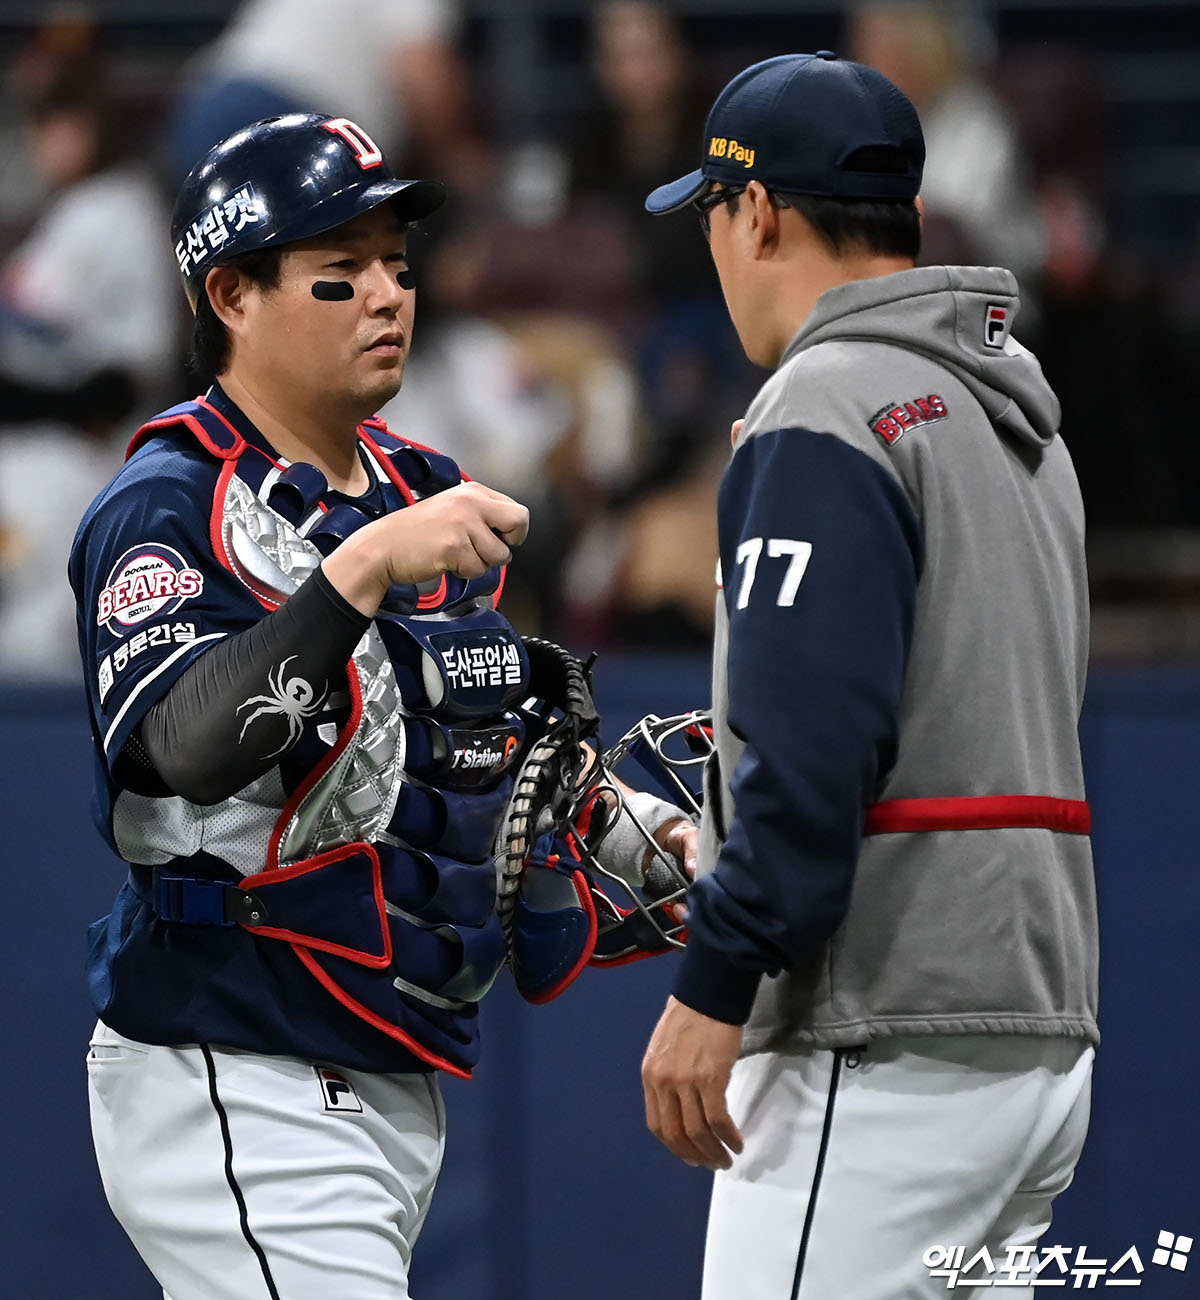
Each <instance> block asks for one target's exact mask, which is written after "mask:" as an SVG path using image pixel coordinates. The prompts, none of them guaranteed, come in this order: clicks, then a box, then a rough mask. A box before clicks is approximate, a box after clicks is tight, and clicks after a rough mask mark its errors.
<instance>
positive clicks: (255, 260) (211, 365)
mask: <svg viewBox="0 0 1200 1300" xmlns="http://www.w3.org/2000/svg"><path fill="white" fill-rule="evenodd" d="M282 262H283V249H282V248H256V249H253V250H252V251H251V252H249V253H239V254H238V255H237V256H236V257H231V258H229V260H228V261H227V262H224V263H222V265H224V266H232V267H235V268H236V269H237V270H238V271H240V272H241V273H242V274H243V275H244V276H245V277H246V278H247V279H248V280H249V281H250V283H251V284H253V285H256V286H257V287H258V288H260V289H274V288H276V287H277V286H278V284H279V272H280V267H281V265H282ZM229 354H230V340H229V331H228V330H227V329H226V328H225V326H224V325H223V324H222V322H221V318H220V317H219V316H218V315H217V313H216V312H215V311H213V305H212V303H211V302H209V300H208V293H207V291H206V290H205V288H204V286H203V285H201V287H200V297H199V299H198V300H197V302H196V320H195V323H194V324H193V326H192V351H191V354H190V355H189V356H188V368H189V369H190V370H191V371H192V373H193V374H194V375H195V376H196V378H197V379H199V380H200V381H201V382H202V383H211V382H212V381H213V380H214V379H216V377H217V376H218V375H219V374H220V373H221V372H222V371H223V370H225V369H226V367H227V366H228V365H229Z"/></svg>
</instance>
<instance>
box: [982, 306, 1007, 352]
mask: <svg viewBox="0 0 1200 1300" xmlns="http://www.w3.org/2000/svg"><path fill="white" fill-rule="evenodd" d="M1008 324H1009V322H1008V308H1007V307H1004V306H1001V304H1000V303H998V302H989V303H988V305H987V310H986V311H985V313H984V317H983V346H984V347H985V348H995V349H996V351H997V352H999V351H1001V350H1002V349H1003V347H1004V345H1005V344H1006V343H1007V342H1008Z"/></svg>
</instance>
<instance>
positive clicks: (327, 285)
mask: <svg viewBox="0 0 1200 1300" xmlns="http://www.w3.org/2000/svg"><path fill="white" fill-rule="evenodd" d="M312 296H313V297H314V298H319V299H320V300H321V301H322V302H348V301H349V300H350V299H351V298H353V297H354V286H353V285H352V284H351V283H350V282H349V280H318V281H317V282H316V283H315V284H314V285H313V287H312Z"/></svg>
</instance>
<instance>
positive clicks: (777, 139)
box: [646, 50, 925, 215]
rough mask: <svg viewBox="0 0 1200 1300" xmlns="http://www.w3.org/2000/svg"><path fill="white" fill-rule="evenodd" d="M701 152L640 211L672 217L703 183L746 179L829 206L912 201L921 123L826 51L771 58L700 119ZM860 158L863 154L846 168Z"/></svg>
mask: <svg viewBox="0 0 1200 1300" xmlns="http://www.w3.org/2000/svg"><path fill="white" fill-rule="evenodd" d="M702 148H703V151H704V163H703V165H702V166H701V167H700V169H699V170H698V171H694V172H689V173H688V175H686V176H681V177H680V178H679V180H677V181H672V182H671V183H670V184H669V185H660V186H659V187H658V189H656V190H655V191H654V193H653V194H651V195H650V197H649V198H647V200H646V211H647V212H653V213H654V214H655V215H660V214H662V213H665V212H674V211H675V210H676V209H677V208H682V207H684V206H685V205H686V204H688V203H691V202H692V200H693V199H695V198H698V197H699V196H700V193H701V191H702V190H703V189H704V187H705V186H706V185H707V184H708V182H709V181H720V182H721V183H722V184H724V185H744V184H745V183H746V182H747V181H750V180H756V181H761V182H762V184H763V185H765V186H766V187H767V189H769V190H781V191H782V192H783V193H785V194H816V195H824V196H827V197H829V198H838V199H913V198H916V196H917V193H918V191H919V190H920V188H921V172H922V169H923V168H924V165H925V138H924V136H923V135H922V133H921V122H920V119H919V118H918V117H917V110H916V109H915V108H913V106H912V104H911V103H910V102H909V100H908V99H907V97H906V96H905V95H904V94H903V93H902V92H901V91H900V90H898V89H897V88H896V87H895V86H894V85H892V83H891V82H890V81H889V80H888V79H887V78H886V77H885V76H884V75H883V74H882V73H881V72H876V71H875V69H874V68H868V67H867V66H866V65H865V64H862V63H851V62H850V61H849V60H848V59H839V58H838V56H837V55H836V54H834V53H833V52H832V51H830V50H820V51H818V52H817V53H816V54H780V55H778V56H777V57H776V58H773V59H765V60H764V61H763V62H762V63H755V64H753V65H752V66H751V67H749V68H747V69H746V70H745V71H744V72H739V73H738V75H737V76H736V77H734V79H733V80H732V81H731V82H730V83H729V84H728V85H727V86H726V87H725V89H724V90H722V91H721V93H720V94H719V95H718V96H717V99H716V103H714V104H713V106H712V108H711V109H710V110H709V114H708V120H707V122H705V124H704V140H703V143H702ZM863 149H870V150H872V154H868V155H865V156H863V158H862V159H856V158H855V156H854V155H856V154H858V153H859V151H860V150H863ZM878 149H883V150H886V151H887V152H886V153H884V154H883V155H882V156H881V155H878V154H875V152H874V151H875V150H878ZM881 158H882V160H883V163H884V164H886V166H885V165H882V164H881ZM863 162H865V163H866V166H865V168H864V166H863ZM893 166H894V168H895V170H892V169H891V168H892V167H893Z"/></svg>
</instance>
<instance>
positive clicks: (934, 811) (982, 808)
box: [863, 794, 1092, 835]
mask: <svg viewBox="0 0 1200 1300" xmlns="http://www.w3.org/2000/svg"><path fill="white" fill-rule="evenodd" d="M1021 827H1024V828H1029V829H1033V830H1047V831H1062V832H1064V833H1065V834H1068V835H1087V834H1088V833H1089V832H1090V831H1091V829H1092V813H1091V809H1090V808H1089V807H1088V806H1087V804H1086V803H1085V802H1084V801H1083V800H1082V799H1055V798H1052V797H1051V796H1049V795H1039V794H991V795H973V796H965V797H961V798H946V799H886V800H884V801H883V803H877V804H874V805H873V806H872V807H871V808H869V809H868V810H867V821H866V825H865V827H864V828H863V834H864V835H891V834H895V833H897V832H906V831H908V832H919V831H986V830H1003V829H1008V828H1014V829H1015V828H1021Z"/></svg>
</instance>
